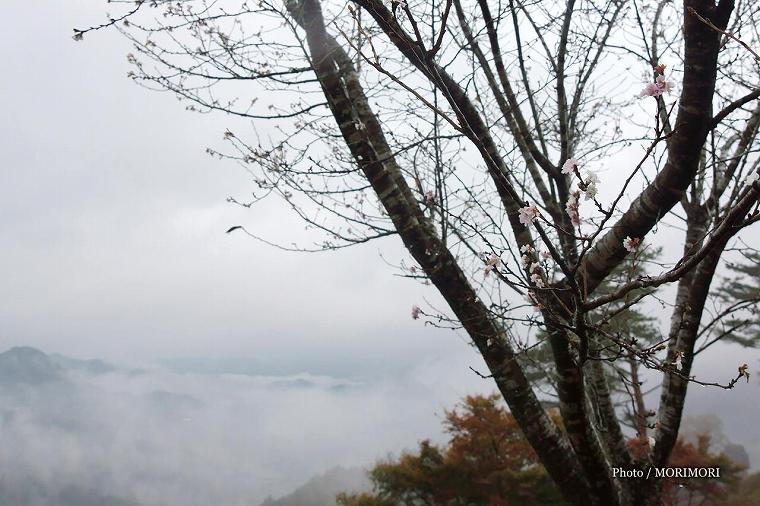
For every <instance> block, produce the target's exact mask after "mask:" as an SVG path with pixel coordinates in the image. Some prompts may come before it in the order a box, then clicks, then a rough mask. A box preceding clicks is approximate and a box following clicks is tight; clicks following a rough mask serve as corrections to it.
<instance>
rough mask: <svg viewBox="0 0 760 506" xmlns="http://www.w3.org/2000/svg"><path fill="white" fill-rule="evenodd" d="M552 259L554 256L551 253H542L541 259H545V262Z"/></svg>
mask: <svg viewBox="0 0 760 506" xmlns="http://www.w3.org/2000/svg"><path fill="white" fill-rule="evenodd" d="M551 257H552V254H551V253H549V252H548V251H542V252H541V258H543V259H544V260H549V259H550V258H551Z"/></svg>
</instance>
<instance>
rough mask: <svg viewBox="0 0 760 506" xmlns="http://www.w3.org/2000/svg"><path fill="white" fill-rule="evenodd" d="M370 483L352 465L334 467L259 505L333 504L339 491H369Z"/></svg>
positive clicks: (363, 472)
mask: <svg viewBox="0 0 760 506" xmlns="http://www.w3.org/2000/svg"><path fill="white" fill-rule="evenodd" d="M371 488H372V484H371V483H370V481H369V478H367V473H366V471H365V470H363V469H361V468H358V467H352V468H349V469H346V468H343V467H334V468H332V469H330V470H329V471H327V472H326V473H325V474H323V475H320V476H315V477H314V478H312V479H310V480H309V481H308V482H306V484H304V485H302V486H300V487H298V488H297V489H296V490H295V491H293V493H291V494H288V495H286V496H284V497H281V498H279V499H271V498H270V499H267V500H266V501H264V502H263V503H261V505H260V506H335V496H336V495H338V493H340V492H364V491H369V490H371Z"/></svg>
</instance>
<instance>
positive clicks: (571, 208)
mask: <svg viewBox="0 0 760 506" xmlns="http://www.w3.org/2000/svg"><path fill="white" fill-rule="evenodd" d="M580 196H581V192H579V191H574V192H573V193H571V194H570V196H569V197H568V198H567V203H565V211H566V212H567V215H568V216H570V221H571V222H572V224H573V226H575V227H580V226H581V214H580V212H579V211H578V206H579V204H578V197H580Z"/></svg>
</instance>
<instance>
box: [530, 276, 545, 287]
mask: <svg viewBox="0 0 760 506" xmlns="http://www.w3.org/2000/svg"><path fill="white" fill-rule="evenodd" d="M530 280H531V281H532V282H533V284H534V285H536V287H537V288H544V287H546V285H545V284H544V280H543V278H541V274H539V273H534V274H531V276H530Z"/></svg>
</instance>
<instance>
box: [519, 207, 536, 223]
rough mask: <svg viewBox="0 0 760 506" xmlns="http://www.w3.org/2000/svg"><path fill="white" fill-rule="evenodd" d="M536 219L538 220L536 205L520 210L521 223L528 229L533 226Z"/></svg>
mask: <svg viewBox="0 0 760 506" xmlns="http://www.w3.org/2000/svg"><path fill="white" fill-rule="evenodd" d="M536 218H538V208H537V207H536V206H535V205H530V206H525V207H521V208H520V223H522V224H523V225H525V226H526V227H530V226H531V225H533V222H534V221H536Z"/></svg>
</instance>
